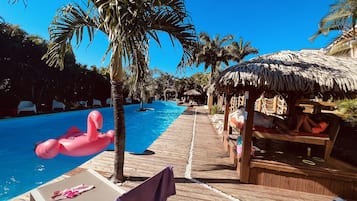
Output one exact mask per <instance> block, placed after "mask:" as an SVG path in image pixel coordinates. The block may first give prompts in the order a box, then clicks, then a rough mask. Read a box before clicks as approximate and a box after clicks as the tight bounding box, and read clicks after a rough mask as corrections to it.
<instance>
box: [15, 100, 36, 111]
mask: <svg viewBox="0 0 357 201" xmlns="http://www.w3.org/2000/svg"><path fill="white" fill-rule="evenodd" d="M21 112H33V113H35V114H36V113H37V108H36V105H35V104H34V103H33V102H32V101H20V103H19V105H18V106H17V114H20V113H21Z"/></svg>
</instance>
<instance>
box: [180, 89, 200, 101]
mask: <svg viewBox="0 0 357 201" xmlns="http://www.w3.org/2000/svg"><path fill="white" fill-rule="evenodd" d="M183 95H185V96H188V99H189V102H190V103H193V102H197V100H198V99H197V98H196V97H197V96H201V92H199V91H197V90H196V89H191V90H188V91H185V92H184V93H183Z"/></svg>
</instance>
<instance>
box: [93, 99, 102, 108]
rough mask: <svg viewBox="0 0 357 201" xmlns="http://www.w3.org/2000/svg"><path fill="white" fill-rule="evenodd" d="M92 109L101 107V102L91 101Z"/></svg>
mask: <svg viewBox="0 0 357 201" xmlns="http://www.w3.org/2000/svg"><path fill="white" fill-rule="evenodd" d="M92 106H93V107H102V102H101V101H100V100H98V99H93V104H92Z"/></svg>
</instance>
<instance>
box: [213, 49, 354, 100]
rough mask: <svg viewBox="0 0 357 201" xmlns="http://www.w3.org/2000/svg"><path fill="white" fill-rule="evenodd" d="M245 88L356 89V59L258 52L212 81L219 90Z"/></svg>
mask: <svg viewBox="0 0 357 201" xmlns="http://www.w3.org/2000/svg"><path fill="white" fill-rule="evenodd" d="M228 88H229V89H230V90H246V89H250V88H256V89H262V90H263V91H267V90H268V91H278V92H295V93H296V92H301V93H303V94H313V93H315V92H321V93H326V92H329V93H332V94H335V95H336V96H343V95H345V93H356V92H357V60H354V59H351V58H341V57H334V56H327V55H324V54H323V53H322V52H320V51H312V50H304V51H299V52H292V51H282V52H278V53H274V54H269V55H264V56H260V57H257V58H254V59H251V60H249V61H246V62H243V63H240V64H238V65H235V66H232V67H229V68H227V69H226V70H224V71H223V72H222V73H221V74H220V76H219V77H218V79H217V81H216V83H215V89H216V90H218V91H226V90H227V89H228Z"/></svg>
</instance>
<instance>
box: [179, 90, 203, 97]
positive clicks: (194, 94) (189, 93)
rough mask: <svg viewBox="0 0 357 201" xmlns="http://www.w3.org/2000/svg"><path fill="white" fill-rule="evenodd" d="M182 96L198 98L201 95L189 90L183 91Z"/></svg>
mask: <svg viewBox="0 0 357 201" xmlns="http://www.w3.org/2000/svg"><path fill="white" fill-rule="evenodd" d="M183 95H186V96H200V95H201V93H200V92H198V91H197V90H196V89H191V90H188V91H185V92H184V93H183Z"/></svg>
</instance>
